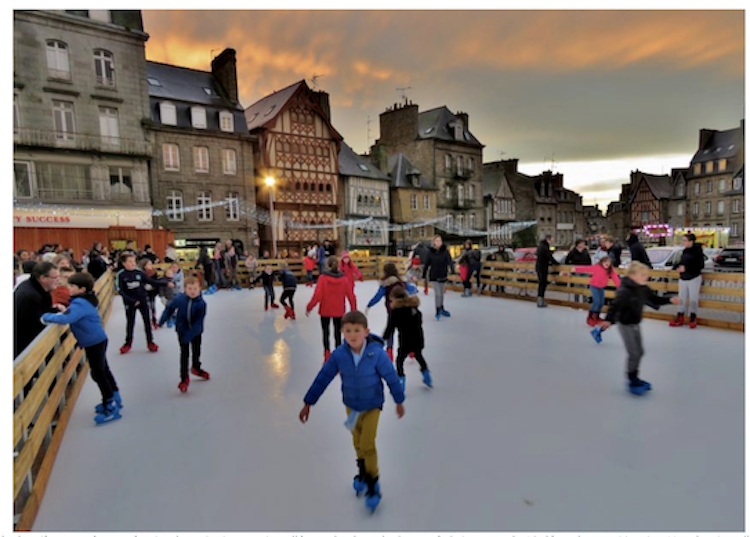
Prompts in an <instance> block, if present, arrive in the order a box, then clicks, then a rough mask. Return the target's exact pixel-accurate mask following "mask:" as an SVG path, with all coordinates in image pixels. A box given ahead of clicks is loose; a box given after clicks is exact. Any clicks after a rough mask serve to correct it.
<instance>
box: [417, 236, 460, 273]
mask: <svg viewBox="0 0 750 537" xmlns="http://www.w3.org/2000/svg"><path fill="white" fill-rule="evenodd" d="M449 268H450V272H451V274H455V273H456V267H455V266H454V264H453V258H452V257H451V254H450V252H449V251H448V249H447V248H446V247H445V244H441V245H440V248H439V249H435V247H434V246H430V248H429V250H428V251H427V259H426V260H425V262H424V269H423V270H422V279H423V280H426V279H427V273H428V272H429V273H430V281H431V282H444V281H447V280H448V269H449Z"/></svg>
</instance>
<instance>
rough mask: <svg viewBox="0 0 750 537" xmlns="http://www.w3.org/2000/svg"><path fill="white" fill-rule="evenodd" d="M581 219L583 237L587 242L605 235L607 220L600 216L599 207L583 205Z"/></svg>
mask: <svg viewBox="0 0 750 537" xmlns="http://www.w3.org/2000/svg"><path fill="white" fill-rule="evenodd" d="M583 218H584V227H583V229H584V237H583V238H585V239H587V240H591V239H592V238H593V237H595V236H596V235H602V234H605V233H607V231H608V229H607V218H606V217H605V216H604V215H603V214H602V212H601V210H600V209H599V206H596V205H584V206H583Z"/></svg>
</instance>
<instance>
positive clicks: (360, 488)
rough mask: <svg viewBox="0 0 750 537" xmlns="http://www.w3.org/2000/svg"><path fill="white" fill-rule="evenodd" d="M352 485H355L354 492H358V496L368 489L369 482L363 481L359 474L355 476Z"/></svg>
mask: <svg viewBox="0 0 750 537" xmlns="http://www.w3.org/2000/svg"><path fill="white" fill-rule="evenodd" d="M352 486H353V487H354V492H355V493H356V494H357V498H359V497H360V496H362V494H363V493H364V492H365V491H366V490H367V483H365V482H364V481H362V479H360V477H359V476H354V481H353V482H352Z"/></svg>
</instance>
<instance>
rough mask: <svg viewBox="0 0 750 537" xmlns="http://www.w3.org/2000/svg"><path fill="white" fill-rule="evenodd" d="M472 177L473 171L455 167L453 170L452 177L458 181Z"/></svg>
mask: <svg viewBox="0 0 750 537" xmlns="http://www.w3.org/2000/svg"><path fill="white" fill-rule="evenodd" d="M472 175H474V170H470V169H469V168H465V167H464V168H458V167H456V168H454V170H453V176H454V177H457V178H458V179H469V178H470V177H471V176H472Z"/></svg>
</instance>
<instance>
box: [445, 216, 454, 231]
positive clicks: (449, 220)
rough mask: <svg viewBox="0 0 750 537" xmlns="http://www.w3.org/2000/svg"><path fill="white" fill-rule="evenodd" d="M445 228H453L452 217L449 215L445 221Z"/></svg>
mask: <svg viewBox="0 0 750 537" xmlns="http://www.w3.org/2000/svg"><path fill="white" fill-rule="evenodd" d="M445 227H447V228H452V227H453V215H452V214H449V215H448V216H447V218H446V219H445Z"/></svg>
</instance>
